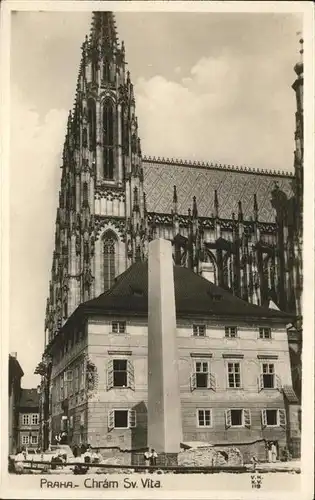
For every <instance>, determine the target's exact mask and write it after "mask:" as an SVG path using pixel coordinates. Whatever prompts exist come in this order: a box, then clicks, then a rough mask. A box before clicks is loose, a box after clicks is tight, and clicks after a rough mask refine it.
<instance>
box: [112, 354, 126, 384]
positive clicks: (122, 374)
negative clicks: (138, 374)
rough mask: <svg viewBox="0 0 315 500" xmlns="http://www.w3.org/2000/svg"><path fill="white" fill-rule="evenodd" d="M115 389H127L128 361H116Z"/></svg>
mask: <svg viewBox="0 0 315 500" xmlns="http://www.w3.org/2000/svg"><path fill="white" fill-rule="evenodd" d="M113 361H114V362H113V370H114V387H127V385H128V383H127V360H126V359H114V360H113Z"/></svg>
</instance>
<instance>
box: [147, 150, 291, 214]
mask: <svg viewBox="0 0 315 500" xmlns="http://www.w3.org/2000/svg"><path fill="white" fill-rule="evenodd" d="M142 161H143V163H142V165H143V171H144V191H145V193H146V195H147V209H148V211H149V212H156V213H171V210H172V200H173V186H174V185H176V188H177V197H178V204H177V205H178V213H179V214H183V215H185V214H187V212H188V209H189V208H190V209H191V208H192V200H193V196H196V199H197V206H198V214H199V216H201V217H211V216H212V214H213V213H214V212H215V210H214V192H215V190H217V195H218V201H219V217H220V218H222V219H231V218H232V213H233V212H234V213H235V215H236V216H237V212H238V202H239V201H241V202H242V209H243V215H244V219H245V220H249V219H250V218H251V217H253V215H254V211H253V207H254V194H256V195H257V203H258V211H259V212H258V214H259V220H260V221H262V222H274V221H275V216H274V210H273V208H272V206H271V203H270V199H271V191H272V190H273V188H274V187H275V183H277V184H278V186H279V188H280V189H281V190H283V191H284V192H285V193H286V195H288V196H292V194H293V193H292V180H293V175H292V174H288V173H285V172H273V171H264V170H253V169H249V168H246V167H232V166H221V165H212V164H202V163H189V162H183V161H182V160H169V159H159V158H151V157H144V158H143V160H142Z"/></svg>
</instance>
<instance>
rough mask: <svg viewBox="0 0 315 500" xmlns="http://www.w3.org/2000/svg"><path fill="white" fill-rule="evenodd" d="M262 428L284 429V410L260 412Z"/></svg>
mask: <svg viewBox="0 0 315 500" xmlns="http://www.w3.org/2000/svg"><path fill="white" fill-rule="evenodd" d="M261 418H262V425H263V427H283V428H284V429H285V427H286V414H285V410H284V409H270V410H267V409H265V410H262V412H261Z"/></svg>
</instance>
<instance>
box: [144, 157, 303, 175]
mask: <svg viewBox="0 0 315 500" xmlns="http://www.w3.org/2000/svg"><path fill="white" fill-rule="evenodd" d="M142 162H143V163H159V164H163V165H165V164H168V165H179V166H188V167H190V168H204V169H207V170H226V171H232V172H238V173H242V174H254V175H268V176H270V175H272V176H274V177H289V178H294V174H293V172H285V171H284V170H282V171H280V170H271V169H270V170H268V169H259V168H252V167H247V166H245V165H240V166H238V165H226V164H221V163H213V162H204V161H191V160H184V159H181V158H168V157H160V156H147V155H144V156H142Z"/></svg>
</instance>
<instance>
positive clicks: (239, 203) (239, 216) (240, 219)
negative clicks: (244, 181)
mask: <svg viewBox="0 0 315 500" xmlns="http://www.w3.org/2000/svg"><path fill="white" fill-rule="evenodd" d="M238 220H239V221H242V220H243V209H242V202H241V201H239V202H238Z"/></svg>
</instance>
